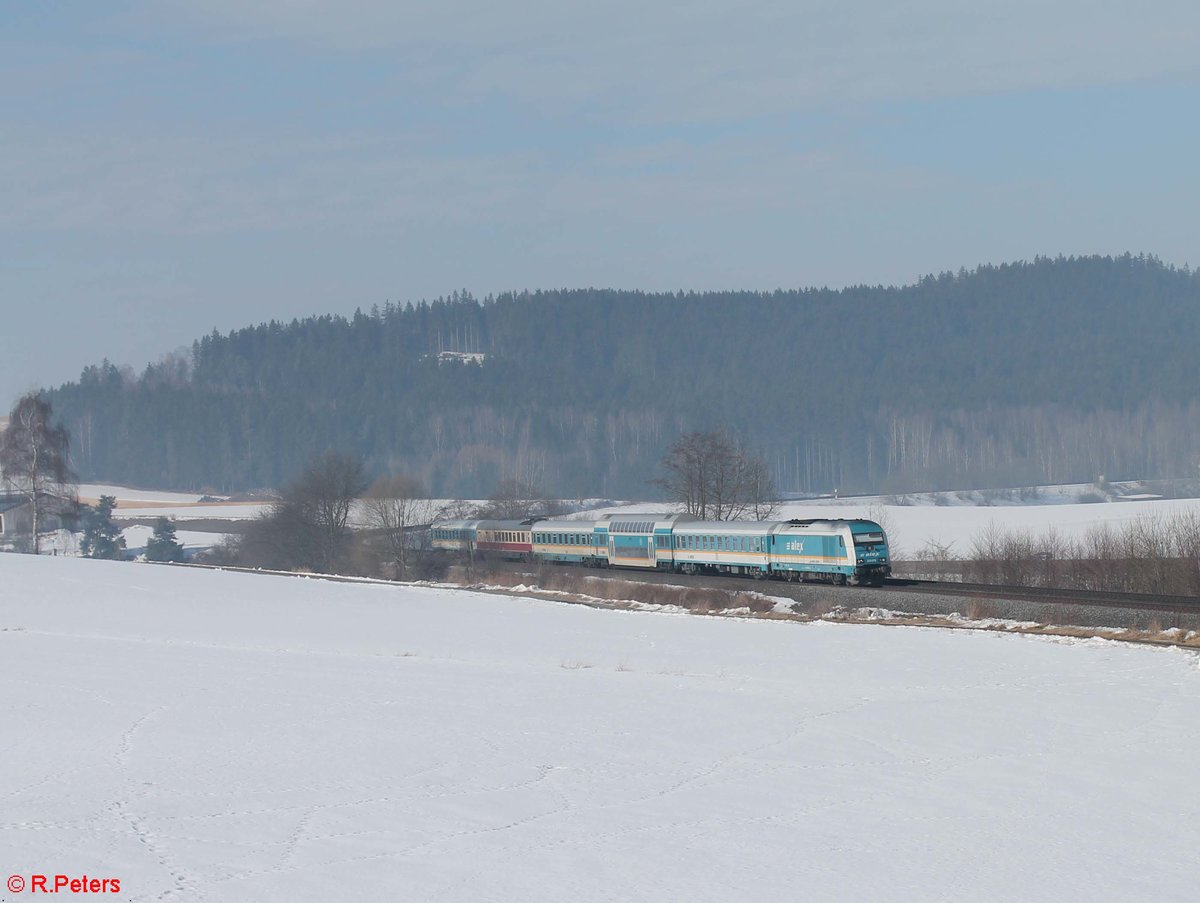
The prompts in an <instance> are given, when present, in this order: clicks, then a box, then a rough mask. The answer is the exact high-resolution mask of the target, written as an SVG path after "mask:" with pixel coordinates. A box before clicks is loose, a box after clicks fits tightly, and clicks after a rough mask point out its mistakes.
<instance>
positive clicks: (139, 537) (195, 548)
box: [121, 524, 225, 555]
mask: <svg viewBox="0 0 1200 903" xmlns="http://www.w3.org/2000/svg"><path fill="white" fill-rule="evenodd" d="M121 535H122V536H124V537H125V551H126V553H127V554H129V555H141V554H143V553H144V552H145V551H146V543H147V542H148V541H149V540H150V537H151V536H153V535H154V528H153V527H146V526H142V525H140V524H139V525H136V526H133V527H126V528H125V529H124V530H122V531H121ZM224 538H225V534H222V533H201V532H199V531H198V530H176V531H175V539H177V540H178V541H179V543H180V545H182V546H183V548H184V551H186V552H199V551H201V550H203V549H211V548H212V547H213V546H215V545H217V544H218V543H220V541H221V540H222V539H224Z"/></svg>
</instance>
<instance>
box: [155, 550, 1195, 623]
mask: <svg viewBox="0 0 1200 903" xmlns="http://www.w3.org/2000/svg"><path fill="white" fill-rule="evenodd" d="M172 566H175V567H194V568H203V569H206V570H228V571H239V572H243V573H249V574H260V575H263V576H281V577H283V576H291V577H306V578H309V579H314V580H326V581H330V582H335V583H368V584H381V585H392V584H393V582H392V581H389V580H381V579H372V578H365V577H345V576H339V575H336V574H311V573H300V572H296V571H273V570H261V569H257V568H240V567H228V566H220V565H208V564H176V565H172ZM562 567H563V569H564V570H577V571H579V572H581V573H584V574H585V575H586V576H594V577H602V578H611V579H614V580H627V581H632V582H641V583H665V584H672V585H675V586H697V587H706V588H717V589H722V590H727V591H730V592H737V591H738V590H746V591H752V592H761V593H763V594H765V595H770V596H782V597H784V598H788V599H794V600H796V601H798V602H807V601H811V600H812V597H813V594H814V593H817V592H822V593H827V594H829V598H831V599H835V600H844V602H845V604H846V605H847V606H864V607H865V606H871V605H877V606H878V607H880V608H891V607H898V606H896V605H895V603H892V602H889V601H888V597H890V596H893V595H899V594H905V593H915V594H921V595H934V596H957V597H962V598H969V599H984V600H986V599H993V600H997V601H1017V602H1027V603H1034V604H1038V605H1046V606H1054V605H1058V606H1075V607H1090V608H1119V609H1125V610H1128V611H1146V612H1170V613H1173V614H1194V615H1200V598H1197V597H1195V596H1167V595H1155V594H1152V593H1119V592H1107V591H1097V590H1078V589H1056V588H1051V587H1039V586H1005V585H996V584H986V583H956V582H951V581H944V580H912V579H905V578H891V579H889V580H887V581H886V583H885V584H884V585H883V586H882V587H834V586H832V585H831V584H826V583H815V582H814V583H790V582H787V581H776V580H751V579H747V578H746V577H737V576H732V575H725V574H694V575H689V574H676V573H665V572H660V571H643V572H639V571H630V570H608V569H596V570H593V569H587V568H572V567H571V566H562ZM494 569H495V570H496V571H504V572H507V573H511V574H517V575H520V576H523V577H525V578H528V582H530V583H536V582H538V578H539V576H540V573H539V570H538V569H536V568H531V567H530V565H528V564H525V563H518V562H496V563H495V564H494ZM555 569H556V570H557V569H558V568H557V567H556V568H555ZM480 582H487V577H486V575H481V577H480Z"/></svg>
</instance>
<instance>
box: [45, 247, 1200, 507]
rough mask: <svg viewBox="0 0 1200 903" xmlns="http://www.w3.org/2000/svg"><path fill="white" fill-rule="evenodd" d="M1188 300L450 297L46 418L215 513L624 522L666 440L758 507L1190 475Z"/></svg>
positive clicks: (898, 291) (971, 283)
mask: <svg viewBox="0 0 1200 903" xmlns="http://www.w3.org/2000/svg"><path fill="white" fill-rule="evenodd" d="M1197 339H1200V276H1198V275H1197V274H1196V273H1195V272H1192V271H1190V270H1188V269H1186V268H1184V269H1177V268H1174V267H1170V266H1167V265H1164V264H1163V263H1161V262H1160V261H1158V260H1156V259H1154V258H1152V257H1145V256H1132V255H1124V256H1121V257H1115V258H1112V257H1082V258H1056V259H1050V258H1038V259H1035V260H1033V261H1030V262H1024V263H1016V264H1008V265H1002V266H983V267H979V268H977V269H975V270H972V271H969V272H968V271H960V272H958V273H944V274H941V275H938V276H930V277H927V278H924V279H921V280H920V281H918V282H917V283H915V284H913V285H910V286H905V287H890V288H885V287H870V286H856V287H851V288H846V289H841V290H829V289H808V290H798V291H777V292H696V293H686V292H685V293H665V294H647V293H641V292H626V291H601V290H594V289H586V290H577V291H543V292H520V293H511V294H505V295H499V296H494V297H487V298H483V299H476V298H474V297H472V296H470V295H469V294H466V293H458V294H455V295H452V296H450V297H448V298H444V299H439V300H437V301H434V302H431V303H424V302H422V303H418V304H405V305H394V304H387V305H384V306H383V307H382V308H373V309H371V310H369V311H365V312H363V311H359V312H357V313H356V314H355V315H354V316H352V317H339V316H322V317H313V318H309V319H305V320H294V321H291V322H289V323H283V322H271V323H265V324H261V325H259V326H254V327H248V328H245V329H240V330H235V331H233V332H230V333H227V334H220V333H216V332H214V333H212V334H210V335H208V336H204V337H203V338H200V339H198V340H197V341H196V342H195V343H194V344H193V346H192V348H191V351H190V353H189V354H187V355H185V356H182V357H176V358H171V359H168V360H164V361H162V362H160V363H158V364H155V365H153V366H150V367H147V368H146V370H145V371H143V372H142V373H138V374H135V373H132V372H128V371H122V370H120V369H118V368H117V367H115V366H113V365H111V364H108V363H101V364H99V365H96V366H90V367H88V368H86V369H85V370H84V371H83V373H82V374H81V377H80V379H79V380H77V381H75V382H72V383H69V384H67V385H64V386H62V387H60V388H58V389H55V390H53V391H52V392H50V393H48V395H47V397H48V399H49V400H51V401H52V402H53V404H54V405H55V408H56V410H58V411H60V412H61V413H62V416H63V418H64V421H65V422H66V423H67V424H68V426H69V427H70V429H71V430H72V432H73V433H74V435H75V436H76V437H77V455H76V461H77V464H78V466H79V469H80V471H81V473H83V474H84V475H85V476H87V477H90V478H103V479H108V480H114V481H129V482H134V481H136V482H139V483H142V484H151V485H158V486H163V487H173V488H188V489H195V490H212V491H218V492H223V493H228V492H235V491H239V490H245V489H250V488H256V487H269V486H276V485H279V484H280V483H282V482H283V481H284V480H286V479H287V478H288V477H289V476H290V475H291V474H294V473H297V472H299V470H300V469H302V468H303V466H304V465H305V463H306V462H307V461H309V460H311V459H312V458H314V457H316V456H317V455H319V454H321V453H322V452H323V451H324V450H325V449H327V448H340V449H345V450H347V451H351V452H353V453H354V454H356V455H358V456H360V457H361V458H362V459H363V461H364V462H365V465H366V469H367V471H368V473H369V474H371V475H379V474H385V473H393V472H403V473H408V474H411V475H413V476H414V477H415V478H417V479H420V480H421V482H422V483H423V484H424V485H425V486H426V487H428V488H429V490H430V491H431V492H432V493H434V494H437V495H441V496H444V497H448V496H467V497H480V496H481V495H483V494H485V493H487V492H488V491H490V489H491V487H493V486H495V485H496V484H497V483H498V482H500V481H501V480H504V479H519V480H525V481H528V482H533V483H537V484H539V485H542V486H545V487H547V488H548V489H549V490H550V491H552V492H553V493H554V494H555V495H559V496H563V497H583V496H607V497H644V496H645V495H646V493H647V488H648V481H650V480H652V479H654V478H655V477H656V476H657V472H656V471H657V463H658V461H659V460H660V459H661V458H662V456H663V455H664V454H665V453H666V451H667V450H668V449H669V447H670V445H671V443H673V442H674V441H675V439H676V438H677V437H678V436H679V435H681V434H683V433H687V432H693V431H698V432H710V431H713V430H717V429H722V428H724V429H727V430H729V431H730V432H731V433H732V434H734V435H737V436H738V437H740V438H741V439H742V440H744V441H745V442H746V443H748V444H749V445H751V446H753V447H755V448H758V449H761V450H762V452H763V455H764V459H765V461H766V463H767V466H768V468H769V470H770V473H771V476H772V478H773V479H774V481H775V482H776V483H777V484H778V485H779V487H780V488H781V489H782V490H784V491H792V492H827V491H831V490H833V489H840V490H842V491H843V492H849V491H857V490H875V491H883V492H900V491H907V490H914V489H929V488H968V487H970V488H978V487H989V486H1000V485H1010V486H1011V485H1031V484H1037V483H1047V482H1062V481H1091V480H1092V479H1095V477H1096V476H1097V475H1098V474H1100V473H1103V474H1105V475H1107V476H1108V477H1109V478H1110V479H1122V478H1154V477H1177V476H1184V475H1193V474H1194V473H1195V472H1196V470H1197V467H1198V465H1200V457H1198V456H1197V453H1196V449H1197V448H1200V371H1198V370H1197V368H1195V367H1194V366H1193V364H1192V349H1193V348H1194V347H1195V345H1196V343H1197Z"/></svg>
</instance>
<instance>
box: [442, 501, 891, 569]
mask: <svg viewBox="0 0 1200 903" xmlns="http://www.w3.org/2000/svg"><path fill="white" fill-rule="evenodd" d="M497 531H500V532H497ZM432 534H433V546H434V548H438V549H444V550H446V551H454V552H465V553H468V554H471V555H474V554H476V553H480V554H488V553H496V552H502V553H503V554H504V555H505V557H514V556H520V557H522V558H528V559H532V560H535V561H546V562H550V563H556V564H580V565H584V566H587V567H622V568H637V569H641V570H657V571H675V572H679V573H684V574H695V573H721V574H742V575H746V576H751V577H773V578H776V579H780V580H829V581H833V582H836V583H843V584H844V583H850V584H856V585H858V584H876V585H878V584H881V583H883V581H884V579H885V578H887V577H888V576H889V575H890V574H891V572H892V565H891V556H890V553H889V551H888V545H887V536H886V534H885V533H884V529H883V527H881V526H880V525H879V524H878V523H876V522H875V521H871V520H846V519H840V518H835V519H824V520H822V519H811V520H789V521H699V520H696V519H694V518H692V517H691V516H690V515H686V514H639V513H629V514H626V513H621V514H605V515H603V516H601V517H600V518H598V519H596V520H540V521H522V522H515V521H514V522H511V523H510V522H506V521H505V522H501V521H447V522H443V523H437V524H434V525H433V527H432ZM497 536H500V537H502V538H503V540H504V544H503V547H500V546H499V545H498V544H497V543H496V537H497Z"/></svg>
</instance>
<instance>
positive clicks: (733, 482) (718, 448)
mask: <svg viewBox="0 0 1200 903" xmlns="http://www.w3.org/2000/svg"><path fill="white" fill-rule="evenodd" d="M662 466H663V471H664V474H663V476H662V477H660V478H659V479H657V480H654V481H652V482H653V484H654V485H656V486H659V487H661V488H662V490H663V492H664V493H665V495H666V496H667V498H668V499H669V500H670V501H672V502H675V503H676V504H677V505H680V506H681V507H682V508H683V510H684V511H686V512H687V513H688V514H693V515H695V516H696V517H699V518H700V519H701V520H726V521H728V520H741V519H746V518H753V519H755V520H765V519H767V518H769V517H772V516H774V515H775V513H776V512H777V511H778V510H779V502H778V493H777V492H776V490H775V483H774V480H772V479H771V474H770V470H769V468H768V466H767V463H766V461H765V460H764V459H763V457H762V456H761V455H759V454H757V453H755V452H752V451H751V450H750V449H748V448H747V447H746V446H745V445H743V444H741V443H739V442H736V441H734V440H733V439H731V438H730V437H729V435H728V434H727V433H724V432H711V433H700V432H692V433H685V434H683V435H682V436H680V437H679V438H678V439H677V440H676V441H675V444H674V445H672V446H671V450H670V451H669V452H668V453H667V456H666V457H665V458H663V462H662Z"/></svg>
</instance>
